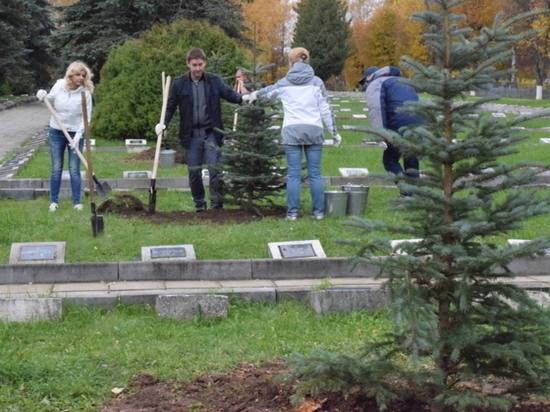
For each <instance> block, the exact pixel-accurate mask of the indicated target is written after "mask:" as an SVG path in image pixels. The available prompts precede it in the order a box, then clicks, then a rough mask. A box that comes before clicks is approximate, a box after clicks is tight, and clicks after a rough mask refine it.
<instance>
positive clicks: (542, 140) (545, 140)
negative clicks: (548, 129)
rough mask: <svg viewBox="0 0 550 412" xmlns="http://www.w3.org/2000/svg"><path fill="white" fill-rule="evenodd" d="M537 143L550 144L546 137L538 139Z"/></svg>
mask: <svg viewBox="0 0 550 412" xmlns="http://www.w3.org/2000/svg"><path fill="white" fill-rule="evenodd" d="M539 141H540V142H541V143H543V144H550V139H549V138H547V137H542V138H540V139H539Z"/></svg>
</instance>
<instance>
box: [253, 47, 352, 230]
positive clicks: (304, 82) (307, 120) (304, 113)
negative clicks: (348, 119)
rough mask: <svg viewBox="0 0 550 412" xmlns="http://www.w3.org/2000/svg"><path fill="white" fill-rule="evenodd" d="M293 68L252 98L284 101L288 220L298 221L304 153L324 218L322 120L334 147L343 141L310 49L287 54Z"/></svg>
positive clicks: (315, 206)
mask: <svg viewBox="0 0 550 412" xmlns="http://www.w3.org/2000/svg"><path fill="white" fill-rule="evenodd" d="M288 60H289V64H290V66H291V67H290V70H289V71H288V73H287V74H286V76H285V77H284V78H283V79H281V80H279V81H278V82H277V83H275V84H274V85H272V86H268V87H265V88H263V89H261V90H258V91H257V92H253V93H252V94H251V95H250V96H251V98H250V99H243V100H249V101H251V102H252V101H253V100H254V99H256V98H260V97H268V98H275V97H276V98H279V99H281V102H282V103H283V111H284V120H283V128H282V143H283V146H284V149H285V155H286V160H287V164H288V174H287V195H286V202H287V212H286V220H296V219H297V218H298V211H299V208H300V190H301V180H302V153H305V158H306V163H307V172H308V178H309V188H310V192H311V202H312V214H313V218H314V219H316V220H321V219H323V217H324V196H325V191H324V184H323V176H322V175H321V154H322V150H323V142H324V140H325V137H324V129H323V123H324V124H325V126H326V127H327V129H328V131H329V132H330V134H331V135H332V137H333V139H334V144H335V146H338V145H339V144H340V141H341V140H342V139H341V137H340V135H339V134H338V132H337V130H336V123H335V118H334V114H333V113H332V108H331V107H330V104H329V101H328V96H327V92H326V89H325V85H324V83H323V81H322V80H321V79H320V78H319V77H317V76H315V73H314V72H313V69H312V68H311V66H310V65H309V52H308V51H307V50H306V49H304V48H303V47H296V48H294V49H292V50H291V51H290V52H289V53H288Z"/></svg>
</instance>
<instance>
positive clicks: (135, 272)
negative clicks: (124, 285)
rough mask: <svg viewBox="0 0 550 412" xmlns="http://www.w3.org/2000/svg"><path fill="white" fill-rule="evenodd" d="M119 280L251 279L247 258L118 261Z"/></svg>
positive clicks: (250, 269)
mask: <svg viewBox="0 0 550 412" xmlns="http://www.w3.org/2000/svg"><path fill="white" fill-rule="evenodd" d="M119 276H120V281H130V280H224V279H242V280H250V279H252V268H251V264H250V260H180V261H165V262H120V263H119Z"/></svg>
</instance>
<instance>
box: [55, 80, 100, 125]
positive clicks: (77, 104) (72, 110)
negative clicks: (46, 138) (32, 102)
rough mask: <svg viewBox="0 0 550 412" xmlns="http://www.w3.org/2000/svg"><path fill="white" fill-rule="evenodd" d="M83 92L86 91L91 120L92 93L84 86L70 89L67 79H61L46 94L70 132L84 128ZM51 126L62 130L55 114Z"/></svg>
mask: <svg viewBox="0 0 550 412" xmlns="http://www.w3.org/2000/svg"><path fill="white" fill-rule="evenodd" d="M81 92H84V93H86V108H87V112H88V122H89V121H90V119H91V117H92V94H91V93H90V91H89V90H88V89H86V88H85V87H84V86H79V87H78V88H77V89H76V90H68V89H67V83H66V82H65V79H59V80H58V81H57V82H56V83H55V84H54V86H53V87H52V89H51V90H50V92H49V93H48V95H47V96H46V99H48V100H49V102H50V103H51V104H52V106H53V108H54V109H55V111H56V112H57V114H58V116H59V120H61V121H62V122H63V125H64V126H65V128H66V129H67V131H69V132H76V131H78V130H82V129H83V128H84V121H83V116H82V97H81V96H80V93H81ZM50 127H53V128H54V129H58V130H61V126H60V125H58V124H57V122H56V121H55V119H54V117H53V116H52V117H51V118H50Z"/></svg>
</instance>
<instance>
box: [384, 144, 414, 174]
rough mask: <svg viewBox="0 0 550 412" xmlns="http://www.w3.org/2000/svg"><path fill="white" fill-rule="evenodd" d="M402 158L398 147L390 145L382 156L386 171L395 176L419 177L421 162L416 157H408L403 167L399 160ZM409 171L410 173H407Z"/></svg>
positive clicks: (404, 160)
mask: <svg viewBox="0 0 550 412" xmlns="http://www.w3.org/2000/svg"><path fill="white" fill-rule="evenodd" d="M400 158H401V152H400V151H399V149H398V148H397V147H395V146H394V145H392V144H389V143H388V148H387V149H386V150H384V154H383V155H382V163H383V165H384V169H386V171H387V172H390V173H393V174H395V175H407V176H409V177H418V176H419V172H418V171H419V167H420V165H419V162H418V159H417V158H416V157H408V158H405V159H403V167H401V165H400V164H399V159H400ZM406 171H408V172H406Z"/></svg>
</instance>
